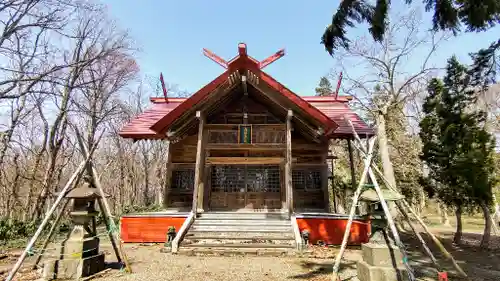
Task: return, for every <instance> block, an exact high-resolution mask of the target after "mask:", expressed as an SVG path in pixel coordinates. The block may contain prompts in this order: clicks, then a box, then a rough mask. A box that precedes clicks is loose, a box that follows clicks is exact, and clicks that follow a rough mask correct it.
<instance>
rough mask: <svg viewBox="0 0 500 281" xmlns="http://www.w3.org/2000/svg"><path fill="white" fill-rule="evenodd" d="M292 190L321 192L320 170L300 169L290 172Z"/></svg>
mask: <svg viewBox="0 0 500 281" xmlns="http://www.w3.org/2000/svg"><path fill="white" fill-rule="evenodd" d="M292 183H293V188H294V189H295V190H298V191H318V190H321V169H320V168H300V169H293V171H292Z"/></svg>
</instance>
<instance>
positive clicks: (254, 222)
mask: <svg viewBox="0 0 500 281" xmlns="http://www.w3.org/2000/svg"><path fill="white" fill-rule="evenodd" d="M193 225H251V226H275V225H277V226H282V225H283V226H291V225H292V223H291V221H287V220H249V219H222V220H221V219H204V220H202V219H197V220H195V221H194V223H193Z"/></svg>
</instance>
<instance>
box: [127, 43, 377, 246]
mask: <svg viewBox="0 0 500 281" xmlns="http://www.w3.org/2000/svg"><path fill="white" fill-rule="evenodd" d="M204 52H205V55H206V56H208V57H209V58H211V59H212V60H214V61H215V62H217V63H218V64H220V65H221V66H222V67H223V68H224V69H225V71H224V72H223V73H222V74H221V75H219V76H218V77H216V78H215V79H214V80H212V81H211V82H209V83H208V84H206V85H205V86H203V87H202V88H201V89H199V90H198V91H197V92H195V93H194V94H192V95H191V96H190V97H187V98H174V97H168V96H167V95H166V96H165V97H154V98H151V103H152V105H151V107H150V108H149V109H147V110H145V111H144V112H143V113H140V114H139V115H137V116H136V117H135V118H133V119H132V120H131V121H130V122H129V123H128V124H126V125H125V126H124V127H123V128H122V130H121V131H120V133H119V134H120V136H122V137H123V138H127V139H132V140H134V141H138V140H158V141H162V142H163V144H164V145H165V146H166V148H167V149H166V151H168V152H167V153H168V155H167V156H166V159H167V162H168V164H167V165H168V166H167V167H168V169H167V171H168V172H167V173H168V174H167V186H166V187H165V190H164V198H163V199H164V200H163V204H164V207H165V213H164V214H163V217H165V218H166V217H175V216H176V215H175V214H176V213H177V217H179V216H180V217H182V218H183V219H182V220H181V222H180V223H178V227H177V230H178V231H180V228H182V226H183V225H185V226H184V228H186V229H183V231H184V233H183V235H184V234H185V233H186V232H188V231H189V228H190V225H191V224H193V221H196V218H197V217H199V216H201V217H203V214H209V213H217V212H219V213H224V214H227V213H231V212H234V213H279V214H283V216H284V217H285V219H290V217H292V216H294V217H296V218H297V219H299V218H300V217H301V215H302V218H312V219H314V218H315V217H314V216H318V218H323V219H328V218H329V217H328V215H330V218H332V217H331V216H333V215H335V212H336V210H335V207H334V206H332V205H333V203H332V202H333V200H330V199H329V198H330V196H331V191H329V181H330V180H331V179H332V170H331V169H332V167H331V166H332V161H334V159H335V156H334V155H332V153H331V151H329V150H330V146H331V140H334V139H343V140H350V139H352V138H353V137H354V136H353V130H352V127H351V125H350V124H349V121H350V122H351V124H352V125H353V127H354V129H355V131H356V133H357V134H358V135H359V136H360V137H370V136H373V134H374V132H373V130H372V128H370V127H369V126H368V125H367V124H366V123H365V122H364V121H363V120H362V119H361V118H360V116H358V115H357V114H356V113H355V112H354V111H353V110H351V109H350V107H349V101H350V100H351V97H349V96H338V95H337V93H332V95H330V96H302V95H299V94H298V93H295V92H293V90H291V89H288V88H287V87H286V86H285V85H284V84H282V83H281V82H279V81H277V80H276V79H274V78H273V77H272V76H271V75H269V74H268V73H266V72H264V70H263V69H264V68H265V67H266V66H267V65H269V64H270V63H272V62H274V61H275V60H277V59H279V58H280V57H282V56H283V55H284V51H283V50H281V51H279V52H277V53H276V54H275V55H273V56H271V57H269V58H268V59H265V60H263V61H259V60H257V59H255V58H253V57H251V56H250V55H249V54H248V53H247V47H246V45H245V44H243V43H240V44H239V45H238V54H237V56H235V57H234V58H232V59H231V60H229V61H226V60H224V59H222V58H220V57H218V56H217V55H215V54H213V53H212V52H210V51H208V50H204ZM284 82H286V81H284ZM301 94H302V93H301ZM351 153H352V151H351ZM351 159H352V157H351ZM354 182H355V180H354ZM330 186H331V187H332V188H333V189H335V186H334V185H333V181H332V183H331V184H330ZM330 189H331V188H330ZM189 214H191V217H192V218H190V220H192V221H191V222H186V217H189ZM308 214H309V216H308ZM144 216H146V217H147V215H144ZM144 216H143V217H144ZM161 216H162V214H155V215H151V216H150V217H161ZM139 217H140V216H139V215H137V216H135V218H136V219H137V218H139ZM129 218H130V219H131V218H132V217H129ZM335 218H336V219H337V220H338V219H339V215H337V216H336V217H335ZM126 219H127V218H123V220H124V221H123V223H124V224H125V226H124V227H126V228H127V227H128V231H129V232H130V231H132V229H133V226H131V225H130V224H129V225H128V226H127V225H126V223H125V220H126ZM344 220H345V218H344ZM164 227H166V226H164ZM302 228H303V227H302ZM123 231H124V230H123V229H122V236H123V235H125V236H127V235H129V236H130V233H125V234H123ZM312 231H314V230H312ZM340 233H341V234H342V233H343V232H342V231H340ZM137 235H139V234H137ZM154 235H157V236H158V237H160V236H162V237H163V238H164V233H162V234H158V233H157V234H154ZM138 239H139V240H141V239H142V240H141V241H142V242H147V241H145V240H148V239H147V238H138ZM158 239H160V238H158ZM322 239H324V238H322ZM125 240H126V239H125ZM130 240H131V242H134V241H135V240H134V239H133V238H131V239H130ZM136 240H137V239H136ZM153 240H154V239H153ZM324 240H326V239H324ZM135 242H138V241H135ZM154 242H159V241H154Z"/></svg>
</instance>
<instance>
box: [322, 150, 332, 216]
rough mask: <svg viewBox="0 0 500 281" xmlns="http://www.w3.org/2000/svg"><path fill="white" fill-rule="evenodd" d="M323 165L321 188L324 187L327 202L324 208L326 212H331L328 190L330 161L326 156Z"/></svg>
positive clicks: (324, 199)
mask: <svg viewBox="0 0 500 281" xmlns="http://www.w3.org/2000/svg"><path fill="white" fill-rule="evenodd" d="M322 162H323V165H322V166H321V188H322V189H323V202H324V204H325V207H324V210H325V211H326V212H328V213H329V212H331V210H330V192H329V191H328V181H329V179H328V162H327V160H326V157H324V159H323V161H322Z"/></svg>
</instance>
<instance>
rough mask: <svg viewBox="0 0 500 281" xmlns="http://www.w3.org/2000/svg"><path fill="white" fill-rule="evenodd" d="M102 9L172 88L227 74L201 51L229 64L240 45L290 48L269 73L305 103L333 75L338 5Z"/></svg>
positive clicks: (455, 49) (321, 1) (164, 4)
mask: <svg viewBox="0 0 500 281" xmlns="http://www.w3.org/2000/svg"><path fill="white" fill-rule="evenodd" d="M103 2H104V3H105V4H106V5H107V7H108V12H109V14H110V16H111V17H112V18H114V19H115V20H116V21H117V22H118V25H119V26H120V27H121V28H124V29H127V30H129V32H130V35H131V36H132V37H133V39H134V40H135V43H136V44H137V46H138V47H139V48H140V52H138V54H137V58H138V62H139V65H140V67H141V71H142V74H143V75H147V76H153V77H158V76H159V74H160V72H163V75H164V77H165V80H166V81H167V82H168V83H172V84H177V85H179V87H180V88H181V89H185V90H187V91H188V92H191V93H192V92H195V91H197V90H198V89H199V88H201V87H202V86H204V85H205V84H206V83H208V82H210V81H211V80H212V79H213V78H215V77H216V76H217V75H219V74H220V73H221V72H222V71H223V69H222V68H221V67H220V66H218V65H217V64H215V63H214V62H212V61H210V60H209V59H208V58H206V57H204V56H203V54H202V48H208V49H210V50H211V51H213V52H215V53H216V54H218V55H220V56H221V57H223V58H225V59H230V58H232V57H234V56H235V55H236V54H237V44H238V43H239V42H245V43H246V44H247V48H248V52H249V54H250V55H251V56H253V57H255V58H256V59H259V60H262V59H264V58H266V57H267V56H269V55H271V54H273V53H274V52H276V51H277V50H278V49H280V48H285V51H286V56H285V57H283V58H281V59H280V60H279V61H277V62H275V63H273V64H272V65H270V66H268V67H267V68H266V71H267V72H268V73H270V74H271V75H273V76H274V77H275V78H276V79H278V80H279V81H280V82H282V83H283V84H285V85H287V86H288V87H289V88H290V89H292V90H293V91H295V92H296V93H298V94H300V95H314V88H315V87H316V85H317V84H318V81H319V78H320V77H321V76H322V75H325V74H327V73H328V72H329V71H330V69H332V68H333V67H334V63H335V61H334V60H333V59H332V58H331V57H330V56H329V55H328V53H327V52H326V51H325V50H324V48H323V46H322V45H321V44H320V38H321V35H322V34H323V30H324V28H325V27H326V26H327V24H328V23H329V21H330V20H331V16H332V13H333V12H334V11H335V9H336V7H337V5H338V2H339V1H331V0H330V1H326V0H315V1H305V0H288V1H284V0H274V1H269V0H267V1H264V0H253V1H227V0H218V1H201V0H199V1H193V0H184V1H173V0H164V1H160V0H154V1H153V0H150V1H131V0H129V1H125V0H104V1H103ZM397 2H403V1H402V0H398V1H393V3H395V4H393V5H396V4H397ZM414 2H419V1H414ZM312 3H314V5H312ZM407 8H408V7H407V6H404V9H407ZM395 9H402V5H400V6H399V7H398V6H395ZM426 17H430V15H426ZM426 22H429V23H430V21H426ZM365 32H366V29H365V28H364V27H362V28H357V29H351V30H350V31H349V34H348V35H349V36H350V37H351V38H352V39H354V38H355V37H356V36H359V35H361V34H364V33H365ZM495 34H496V35H495ZM498 34H500V28H495V29H492V30H490V31H488V32H486V33H481V34H465V35H461V36H460V37H457V38H453V39H452V40H450V41H448V42H446V44H444V46H441V51H440V52H438V53H437V54H436V56H435V57H434V61H435V63H436V64H442V65H444V63H445V61H446V59H448V58H449V56H451V55H452V54H456V55H457V56H458V57H459V59H462V60H467V59H468V56H467V54H468V53H469V52H472V51H475V50H477V49H479V48H481V47H485V46H487V45H489V44H490V42H492V41H493V40H494V39H496V38H498Z"/></svg>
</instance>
